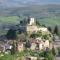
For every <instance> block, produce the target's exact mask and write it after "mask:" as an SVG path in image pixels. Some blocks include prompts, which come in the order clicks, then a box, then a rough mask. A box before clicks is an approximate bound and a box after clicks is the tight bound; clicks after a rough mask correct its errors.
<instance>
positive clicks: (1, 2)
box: [0, 0, 60, 7]
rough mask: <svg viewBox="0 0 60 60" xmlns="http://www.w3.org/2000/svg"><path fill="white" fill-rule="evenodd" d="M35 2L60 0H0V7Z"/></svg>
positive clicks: (45, 2) (58, 1) (56, 1)
mask: <svg viewBox="0 0 60 60" xmlns="http://www.w3.org/2000/svg"><path fill="white" fill-rule="evenodd" d="M35 4H42V5H43V4H60V0H0V7H12V6H22V5H35Z"/></svg>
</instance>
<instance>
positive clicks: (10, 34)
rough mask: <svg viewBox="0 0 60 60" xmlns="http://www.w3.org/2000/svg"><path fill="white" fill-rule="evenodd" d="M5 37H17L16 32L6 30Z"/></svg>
mask: <svg viewBox="0 0 60 60" xmlns="http://www.w3.org/2000/svg"><path fill="white" fill-rule="evenodd" d="M6 37H7V39H13V40H14V39H16V38H17V34H16V31H15V30H13V29H10V30H8V32H7V34H6Z"/></svg>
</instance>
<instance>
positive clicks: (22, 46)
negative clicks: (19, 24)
mask: <svg viewBox="0 0 60 60" xmlns="http://www.w3.org/2000/svg"><path fill="white" fill-rule="evenodd" d="M17 50H18V51H19V52H22V51H23V50H24V44H23V42H19V43H18V45H17Z"/></svg>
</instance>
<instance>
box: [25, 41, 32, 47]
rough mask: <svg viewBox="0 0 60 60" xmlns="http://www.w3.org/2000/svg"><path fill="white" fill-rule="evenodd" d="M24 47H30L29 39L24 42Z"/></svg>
mask: <svg viewBox="0 0 60 60" xmlns="http://www.w3.org/2000/svg"><path fill="white" fill-rule="evenodd" d="M25 47H26V48H30V47H31V43H30V41H29V40H28V41H27V42H26V44H25Z"/></svg>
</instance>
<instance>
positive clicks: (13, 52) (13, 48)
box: [11, 41, 16, 55]
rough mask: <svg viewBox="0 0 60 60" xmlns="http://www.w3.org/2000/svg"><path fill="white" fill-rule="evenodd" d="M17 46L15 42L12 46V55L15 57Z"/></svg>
mask: <svg viewBox="0 0 60 60" xmlns="http://www.w3.org/2000/svg"><path fill="white" fill-rule="evenodd" d="M15 48H16V47H15V44H14V41H13V44H12V49H11V55H14V54H15V52H16V49H15Z"/></svg>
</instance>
